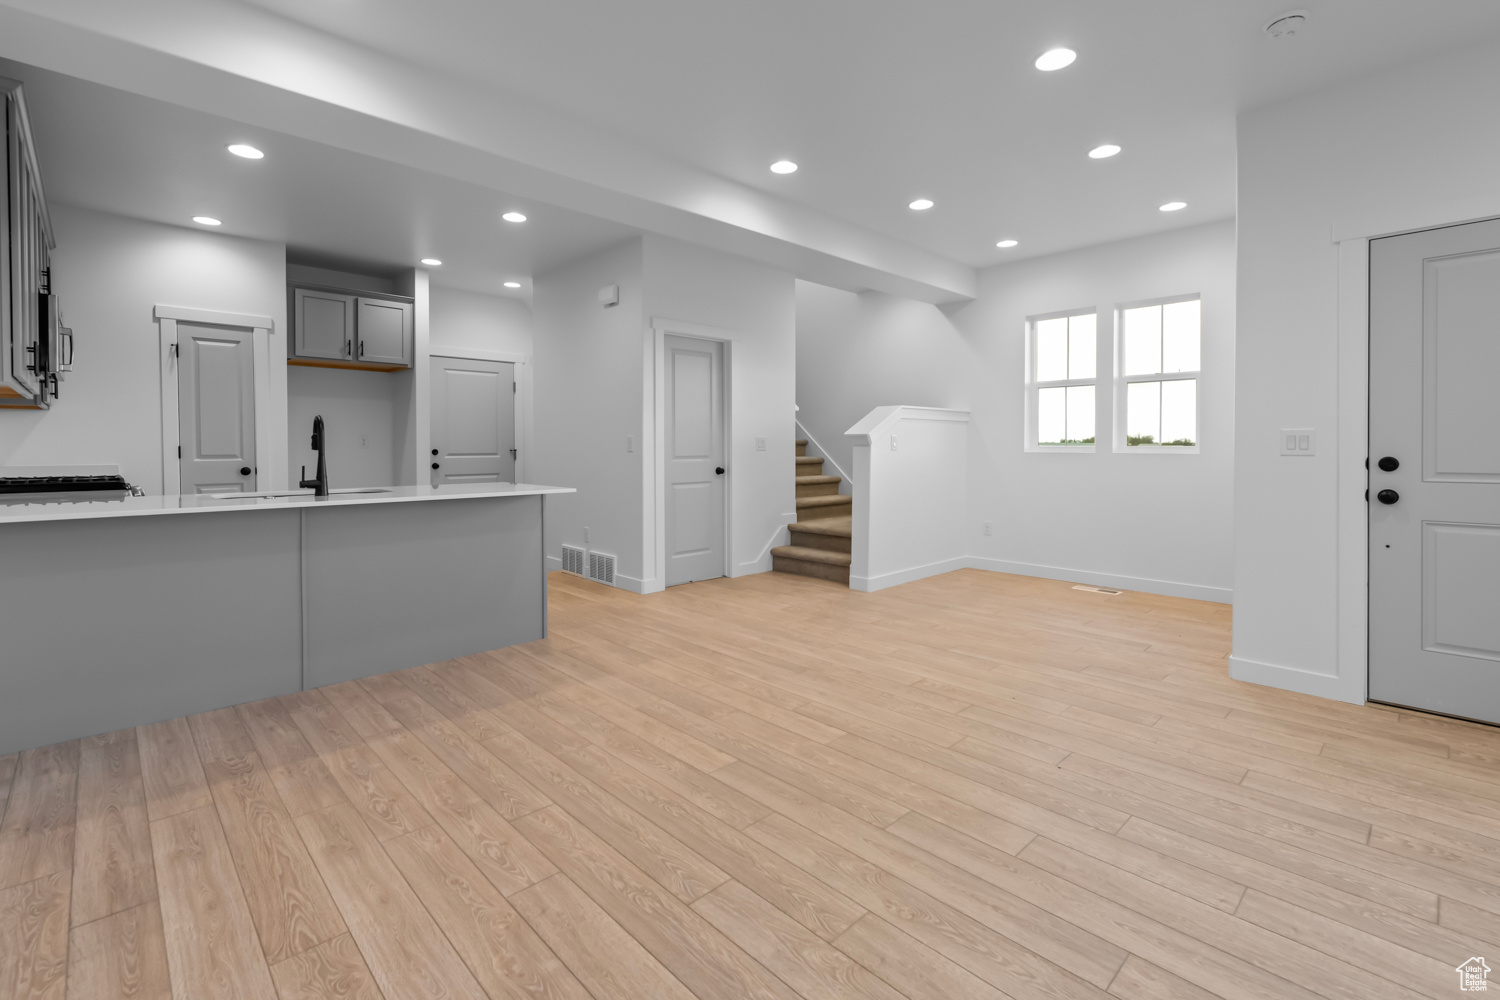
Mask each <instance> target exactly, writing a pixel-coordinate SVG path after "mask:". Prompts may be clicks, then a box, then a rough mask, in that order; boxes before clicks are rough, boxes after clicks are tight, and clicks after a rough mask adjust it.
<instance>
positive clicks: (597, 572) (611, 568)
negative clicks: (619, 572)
mask: <svg viewBox="0 0 1500 1000" xmlns="http://www.w3.org/2000/svg"><path fill="white" fill-rule="evenodd" d="M589 579H590V580H598V581H599V582H600V583H607V584H609V585H610V586H611V587H613V586H614V585H615V557H614V556H607V555H604V554H602V553H599V552H590V553H589Z"/></svg>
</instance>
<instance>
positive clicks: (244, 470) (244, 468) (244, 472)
mask: <svg viewBox="0 0 1500 1000" xmlns="http://www.w3.org/2000/svg"><path fill="white" fill-rule="evenodd" d="M240 475H242V476H248V475H250V466H248V465H242V466H240Z"/></svg>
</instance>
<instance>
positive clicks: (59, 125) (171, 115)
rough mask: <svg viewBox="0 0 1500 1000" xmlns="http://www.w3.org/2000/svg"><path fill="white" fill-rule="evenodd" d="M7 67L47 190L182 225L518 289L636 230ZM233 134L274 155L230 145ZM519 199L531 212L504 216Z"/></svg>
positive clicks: (526, 289) (3, 72) (0, 65)
mask: <svg viewBox="0 0 1500 1000" xmlns="http://www.w3.org/2000/svg"><path fill="white" fill-rule="evenodd" d="M0 76H10V77H12V78H14V79H19V80H22V81H23V82H24V83H25V91H26V101H27V106H28V108H29V109H30V112H31V119H32V131H33V134H34V135H35V137H36V144H37V157H38V161H39V165H40V167H41V171H42V178H43V181H44V183H45V185H46V191H47V198H48V200H49V201H55V202H60V203H63V204H69V205H78V206H81V207H84V208H94V209H100V210H102V211H106V212H114V213H116V214H119V215H126V216H130V217H133V218H139V219H146V220H149V221H152V222H162V223H166V224H168V225H177V226H192V225H193V223H192V222H191V221H190V220H191V219H192V217H193V216H195V215H208V216H212V217H214V218H217V219H220V220H222V221H223V223H224V225H223V227H222V228H221V229H218V230H216V231H217V232H224V233H229V234H231V235H235V236H246V237H250V238H253V239H261V240H269V241H272V242H277V243H285V244H287V245H288V247H289V248H291V249H292V250H293V251H294V252H295V251H299V250H300V251H302V252H304V253H312V254H314V255H318V256H320V257H323V258H330V259H333V260H339V261H343V262H347V263H365V264H369V265H374V266H376V267H378V268H392V267H403V266H405V267H411V266H417V262H418V261H419V260H421V258H423V257H436V258H438V259H440V260H442V261H443V266H442V267H441V268H436V269H434V270H433V280H434V281H435V282H437V283H438V284H442V285H447V286H450V287H456V288H467V289H470V290H473V291H481V292H488V293H492V294H500V295H517V296H525V295H529V294H530V291H531V280H530V279H531V275H533V274H535V273H537V272H538V271H542V270H545V269H546V268H548V267H550V266H552V265H554V264H557V263H561V262H562V261H565V260H571V259H573V258H575V257H578V256H580V255H582V254H585V253H588V252H590V251H592V250H596V249H599V248H602V247H605V246H608V245H609V244H611V243H616V242H619V241H620V240H623V239H626V238H628V237H630V236H631V235H633V234H634V233H635V232H636V230H633V229H631V228H629V227H627V226H622V225H619V224H617V223H613V222H608V221H605V220H603V219H598V218H595V217H593V216H589V215H583V214H580V213H578V212H572V211H568V210H567V209H562V208H556V207H553V206H549V205H544V204H539V203H537V202H535V201H533V200H530V199H519V198H515V197H511V196H508V195H506V194H504V193H502V192H498V191H495V190H492V189H489V188H484V187H479V186H476V185H473V184H466V183H464V182H462V181H457V180H452V179H449V178H445V177H440V176H438V175H436V174H431V173H425V172H423V171H419V170H413V169H411V168H409V167H404V166H400V165H398V164H394V163H391V162H388V161H385V160H380V159H376V158H374V157H370V156H362V155H360V154H358V153H353V152H349V151H348V150H344V149H340V148H338V147H335V146H330V145H324V144H321V143H316V142H310V141H308V140H306V139H299V138H295V137H293V136H289V135H285V134H282V133H278V132H273V131H270V130H267V129H265V128H257V127H249V126H245V125H242V124H240V123H237V122H234V121H231V120H229V119H227V118H221V117H218V116H215V115H208V114H203V113H202V112H198V111H191V110H189V109H187V108H183V107H180V106H178V105H174V104H168V103H165V102H163V101H157V100H153V99H151V98H147V97H140V96H137V95H135V94H129V93H126V92H124V91H122V90H116V89H113V88H110V87H103V86H100V85H98V84H94V83H88V82H85V81H83V80H78V79H75V78H73V77H68V76H62V75H59V74H57V73H52V72H50V71H47V70H42V69H37V68H35V67H31V66H25V65H21V64H18V63H13V62H9V61H7V60H3V59H0ZM232 142H246V143H250V144H251V145H254V146H256V147H258V148H260V149H261V150H262V151H264V152H265V154H266V157H265V159H263V160H258V161H250V160H244V159H240V158H238V157H235V156H232V155H230V154H229V153H228V152H227V151H226V149H225V147H226V146H227V145H228V144H229V143H232ZM512 208H520V209H523V210H524V212H525V213H526V216H527V221H526V222H525V223H523V224H520V225H512V224H510V223H506V222H503V221H501V219H500V215H501V213H502V212H505V211H508V210H510V209H512ZM507 280H516V281H519V282H521V284H522V287H521V288H520V289H519V290H512V289H507V288H505V287H504V282H505V281H507Z"/></svg>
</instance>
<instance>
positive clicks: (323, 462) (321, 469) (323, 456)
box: [297, 414, 328, 497]
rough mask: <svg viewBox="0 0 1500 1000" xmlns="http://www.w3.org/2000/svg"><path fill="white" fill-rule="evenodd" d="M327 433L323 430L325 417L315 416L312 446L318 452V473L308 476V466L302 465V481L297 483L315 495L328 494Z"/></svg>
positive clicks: (322, 495) (324, 495)
mask: <svg viewBox="0 0 1500 1000" xmlns="http://www.w3.org/2000/svg"><path fill="white" fill-rule="evenodd" d="M326 437H327V435H326V434H325V433H324V431H323V417H322V415H321V414H319V415H318V416H316V417H313V433H312V446H313V450H314V451H316V452H317V453H318V475H317V478H316V479H308V478H307V466H305V465H304V466H303V467H302V482H300V483H298V484H297V485H298V486H300V487H302V489H304V490H312V491H313V495H314V496H320V497H326V496H327V495H328V442H327V441H326V440H325V439H326Z"/></svg>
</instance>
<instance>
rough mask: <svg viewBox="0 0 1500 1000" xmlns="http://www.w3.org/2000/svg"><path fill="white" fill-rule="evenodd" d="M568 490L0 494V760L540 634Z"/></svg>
mask: <svg viewBox="0 0 1500 1000" xmlns="http://www.w3.org/2000/svg"><path fill="white" fill-rule="evenodd" d="M572 492H574V491H573V490H571V489H567V488H562V487H552V486H535V485H530V484H526V483H476V484H470V485H449V486H397V487H391V488H389V489H384V490H377V491H343V492H340V491H334V493H333V494H332V495H330V496H326V497H317V496H314V495H313V494H312V493H311V492H296V493H285V494H279V495H261V496H254V495H244V496H235V497H229V498H215V497H212V496H141V497H135V496H132V497H125V498H123V499H116V500H109V501H91V502H90V501H86V502H61V503H56V502H53V503H48V502H36V501H32V502H22V503H6V504H0V542H3V545H4V551H5V559H4V561H3V562H0V755H3V754H7V753H10V752H12V751H15V750H20V749H25V748H28V747H35V746H44V745H47V744H51V743H56V742H59V741H61V740H67V739H72V738H75V737H79V736H87V735H90V734H93V733H101V732H109V731H113V730H116V729H122V728H125V727H128V726H136V725H141V724H145V723H149V722H154V721H157V720H160V719H168V718H172V717H175V716H179V715H186V714H189V713H194V712H202V711H207V710H209V709H214V708H221V707H224V706H227V705H233V704H238V703H240V702H245V701H253V700H256V699H260V698H267V697H271V696H274V695H280V694H289V693H292V692H295V691H300V690H304V689H306V688H314V687H320V686H322V685H325V684H334V683H337V682H340V681H346V680H352V679H354V678H358V677H367V676H370V675H372V674H379V673H384V672H386V671H390V670H398V669H402V668H405V667H412V666H417V665H420V664H424V663H432V662H437V661H440V660H445V659H450V658H452V657H456V656H464V655H468V654H471V653H477V652H481V651H483V650H487V649H495V648H498V647H501V646H509V645H513V644H515V643H521V642H529V641H531V640H534V639H540V638H542V637H544V636H545V635H546V634H547V595H546V572H545V564H544V560H543V554H542V520H543V511H544V507H545V498H546V497H547V496H549V495H553V494H559V493H572Z"/></svg>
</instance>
